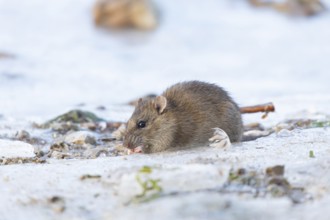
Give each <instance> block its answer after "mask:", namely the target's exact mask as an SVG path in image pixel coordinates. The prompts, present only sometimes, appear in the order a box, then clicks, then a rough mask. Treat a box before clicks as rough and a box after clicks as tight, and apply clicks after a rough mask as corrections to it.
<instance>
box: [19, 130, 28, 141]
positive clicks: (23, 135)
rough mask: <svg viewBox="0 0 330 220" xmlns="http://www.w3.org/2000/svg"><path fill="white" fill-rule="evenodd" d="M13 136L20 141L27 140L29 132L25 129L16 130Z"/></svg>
mask: <svg viewBox="0 0 330 220" xmlns="http://www.w3.org/2000/svg"><path fill="white" fill-rule="evenodd" d="M15 137H16V138H17V139H18V140H20V141H22V140H27V139H30V137H31V136H30V134H29V132H27V131H25V130H21V131H18V132H17V133H16V135H15Z"/></svg>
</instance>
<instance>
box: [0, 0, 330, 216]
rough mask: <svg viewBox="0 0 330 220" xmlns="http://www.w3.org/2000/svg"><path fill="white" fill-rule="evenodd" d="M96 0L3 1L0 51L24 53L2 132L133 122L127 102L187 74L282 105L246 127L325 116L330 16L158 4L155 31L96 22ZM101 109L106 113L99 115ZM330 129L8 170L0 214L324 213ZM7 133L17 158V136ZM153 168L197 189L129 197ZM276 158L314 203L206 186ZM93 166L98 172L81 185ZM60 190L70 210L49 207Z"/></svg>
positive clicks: (6, 100) (10, 65) (6, 67)
mask: <svg viewBox="0 0 330 220" xmlns="http://www.w3.org/2000/svg"><path fill="white" fill-rule="evenodd" d="M324 3H325V4H326V5H327V6H328V7H329V6H330V2H329V1H328V0H327V1H324ZM93 4H94V1H93V0H87V1H78V0H48V1H42V0H29V1H20V0H10V1H6V0H0V52H6V53H9V54H12V55H14V56H15V57H14V58H8V59H0V134H1V135H5V136H6V135H9V136H10V135H12V134H13V133H15V132H16V131H18V130H21V129H30V130H29V132H38V131H34V130H33V129H32V128H31V127H30V123H31V122H44V121H45V120H48V119H50V118H52V117H54V116H57V115H60V114H62V113H64V112H66V111H68V110H71V109H77V108H82V109H87V110H92V111H93V112H95V113H96V114H97V115H99V116H100V117H103V118H106V119H109V120H115V121H118V120H119V121H125V120H127V119H128V118H129V116H130V114H131V112H132V110H133V108H132V107H130V106H127V105H126V103H127V102H128V101H130V100H132V99H135V98H137V97H139V96H143V95H146V94H148V93H161V92H162V91H163V90H164V89H165V88H167V87H168V86H170V85H171V84H173V83H176V82H179V81H183V80H203V81H209V82H213V83H216V84H218V85H220V86H222V87H224V88H225V89H226V90H228V91H229V92H230V94H231V95H232V96H233V98H234V99H235V100H236V101H237V102H238V103H239V104H240V105H241V106H244V105H254V104H259V103H265V102H269V101H272V102H274V104H275V107H276V113H272V114H270V115H269V116H268V117H267V119H265V120H261V119H260V115H259V114H255V115H245V116H244V121H245V123H249V122H261V123H262V124H263V125H265V126H273V125H275V124H277V123H279V122H281V121H282V120H284V119H290V118H318V119H324V118H327V116H326V115H328V114H329V112H330V95H329V94H330V87H329V82H330V74H329V70H330V62H329V58H328V57H330V44H329V39H330V29H329V21H330V14H329V12H326V13H324V14H322V15H320V16H317V17H313V18H292V17H289V16H285V15H281V14H279V13H277V12H274V11H271V10H267V9H265V10H263V9H255V8H252V7H250V6H248V5H247V4H246V3H245V1H238V0H236V1H218V0H208V1H203V2H201V1H197V0H183V1H175V0H166V1H165V0H156V1H155V4H156V5H157V7H158V8H159V10H160V12H161V13H160V19H161V20H160V26H159V28H158V29H157V30H156V31H154V32H151V33H130V32H124V33H121V32H117V31H105V30H101V29H98V28H96V27H94V25H93V22H92V18H91V9H92V6H93ZM81 104H83V106H82V107H81ZM101 105H102V106H106V107H107V110H106V111H98V110H96V107H98V106H101ZM31 130H32V131H31ZM329 137H330V134H329V129H328V128H315V129H307V130H294V131H292V132H287V133H286V134H282V135H281V134H273V135H272V136H270V137H266V138H261V139H258V140H256V141H253V142H246V143H241V144H234V145H233V146H232V148H230V149H228V150H226V151H224V150H222V149H215V148H206V147H203V148H196V149H191V150H182V151H179V152H166V153H161V154H155V155H131V156H125V157H111V158H98V159H95V160H55V159H54V160H50V161H49V163H46V164H24V165H19V164H18V165H8V166H0V173H1V177H0V185H1V186H2V187H0V194H1V197H0V204H1V208H0V219H5V220H7V219H28V218H33V219H37V220H38V219H113V218H115V219H132V218H134V219H146V218H157V219H220V218H221V219H242V218H244V219H266V218H267V219H270V220H271V219H327V218H328V217H327V216H329V211H328V210H327V207H329V205H330V193H329V190H330V185H329V182H330V179H329V177H330V175H329V174H330V173H329V170H330V160H329V158H330V157H329V154H330V150H329V143H330V139H329ZM0 141H1V143H7V142H8V143H9V142H10V143H9V144H10V145H12V144H15V146H16V147H17V152H15V153H17V154H20V153H21V151H20V150H19V149H18V147H19V144H18V143H17V142H11V141H8V140H2V139H0ZM1 146H2V145H1ZM1 146H0V148H1ZM7 147H8V146H7ZM310 151H313V152H314V154H315V158H310V157H309V152H310ZM1 155H3V150H1ZM144 165H148V166H152V167H153V169H154V170H156V171H154V172H153V173H152V176H153V178H160V179H161V182H160V184H161V186H162V188H163V190H164V191H165V192H171V191H173V190H174V191H180V192H182V191H185V192H186V191H189V192H191V193H187V194H182V195H181V194H180V195H177V196H167V197H163V198H159V199H156V200H154V201H151V202H148V203H142V204H130V205H127V204H126V203H127V201H128V200H129V199H131V198H132V197H134V195H136V193H139V190H140V188H139V186H138V185H137V182H136V180H135V177H136V175H137V173H138V170H139V169H140V168H141V167H142V166H144ZM274 165H285V176H286V177H287V178H288V180H289V181H290V183H291V184H293V185H300V186H302V187H304V188H305V190H306V191H307V192H308V193H309V194H310V195H311V196H312V197H313V200H310V201H307V202H305V203H302V204H297V205H292V202H291V201H289V199H287V198H286V197H283V198H255V199H251V198H249V197H245V196H240V195H237V194H221V193H211V192H206V191H203V189H205V188H212V187H220V186H221V184H222V183H223V182H224V181H225V180H226V179H227V177H228V171H229V169H230V168H232V167H235V168H240V167H251V168H254V169H258V170H259V169H260V170H264V169H265V168H266V167H268V166H274ZM155 167H156V168H155ZM85 174H90V175H101V178H100V179H87V180H80V177H81V176H82V175H85ZM194 190H201V191H200V192H194ZM53 196H60V197H62V198H63V199H64V201H65V207H66V209H65V211H64V212H63V213H58V212H56V211H54V208H53V205H54V204H50V202H49V199H50V198H51V197H53Z"/></svg>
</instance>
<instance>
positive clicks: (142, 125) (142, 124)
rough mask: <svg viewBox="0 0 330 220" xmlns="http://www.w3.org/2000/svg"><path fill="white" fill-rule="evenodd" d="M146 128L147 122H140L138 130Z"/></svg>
mask: <svg viewBox="0 0 330 220" xmlns="http://www.w3.org/2000/svg"><path fill="white" fill-rule="evenodd" d="M145 126H146V122H145V121H139V122H138V123H137V127H138V128H144V127H145Z"/></svg>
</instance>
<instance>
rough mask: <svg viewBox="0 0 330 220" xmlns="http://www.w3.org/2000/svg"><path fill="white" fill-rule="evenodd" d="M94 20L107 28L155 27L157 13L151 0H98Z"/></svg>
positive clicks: (147, 28) (146, 28) (144, 28)
mask: <svg viewBox="0 0 330 220" xmlns="http://www.w3.org/2000/svg"><path fill="white" fill-rule="evenodd" d="M93 16H94V22H95V24H97V25H100V26H104V27H107V28H136V29H141V30H150V29H154V28H155V27H156V26H157V23H158V22H157V15H156V11H155V9H154V7H153V6H152V4H151V2H150V1H149V0H98V1H97V2H96V4H95V6H94V10H93Z"/></svg>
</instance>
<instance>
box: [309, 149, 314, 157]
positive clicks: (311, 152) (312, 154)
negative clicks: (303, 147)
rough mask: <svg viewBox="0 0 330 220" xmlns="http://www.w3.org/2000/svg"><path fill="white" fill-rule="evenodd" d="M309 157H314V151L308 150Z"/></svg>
mask: <svg viewBox="0 0 330 220" xmlns="http://www.w3.org/2000/svg"><path fill="white" fill-rule="evenodd" d="M309 157H310V158H315V155H314V151H312V150H310V151H309Z"/></svg>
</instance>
